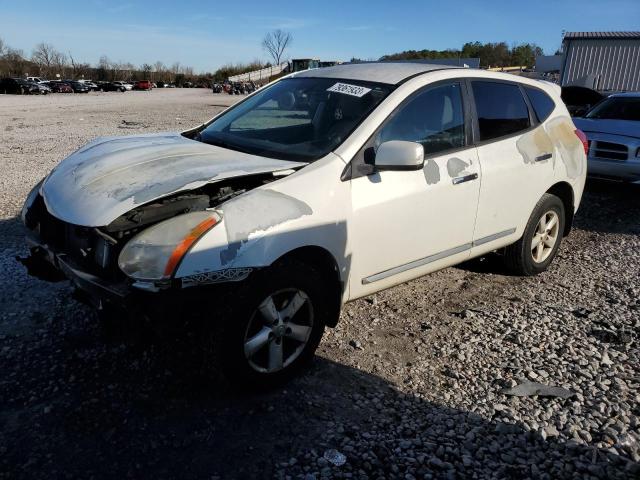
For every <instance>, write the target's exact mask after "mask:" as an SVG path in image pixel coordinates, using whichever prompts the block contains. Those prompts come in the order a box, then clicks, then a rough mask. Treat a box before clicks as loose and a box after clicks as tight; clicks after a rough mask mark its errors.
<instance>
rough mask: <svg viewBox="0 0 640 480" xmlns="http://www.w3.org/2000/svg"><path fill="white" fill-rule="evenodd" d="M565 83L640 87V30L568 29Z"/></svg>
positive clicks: (605, 87) (628, 88) (609, 87)
mask: <svg viewBox="0 0 640 480" xmlns="http://www.w3.org/2000/svg"><path fill="white" fill-rule="evenodd" d="M562 51H563V56H564V58H563V63H562V74H561V85H562V86H565V85H579V86H583V87H588V88H592V89H594V90H601V91H605V90H606V91H638V90H640V32H566V33H565V34H564V37H563V39H562Z"/></svg>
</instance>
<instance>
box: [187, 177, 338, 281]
mask: <svg viewBox="0 0 640 480" xmlns="http://www.w3.org/2000/svg"><path fill="white" fill-rule="evenodd" d="M219 210H220V212H221V215H222V221H221V222H220V223H219V224H218V225H216V226H215V227H214V228H213V229H211V230H210V231H209V232H207V233H206V234H205V235H204V236H203V237H202V238H200V240H198V242H197V243H196V244H195V245H194V246H193V247H192V249H191V250H190V251H189V253H188V254H187V255H186V256H185V258H184V259H183V260H182V262H181V264H180V266H179V268H178V271H177V272H176V278H183V277H189V276H192V275H199V274H203V273H209V272H216V271H221V270H227V269H238V268H261V267H266V266H269V265H271V264H272V263H273V262H274V261H275V260H277V259H278V258H280V257H281V256H282V255H284V254H286V253H287V252H290V251H292V250H295V249H297V248H300V247H305V246H318V247H322V248H325V249H327V250H328V251H329V252H330V253H332V254H333V255H334V256H338V255H340V254H342V255H344V249H345V245H344V244H345V241H346V240H345V239H346V223H345V222H344V221H338V222H330V223H322V222H321V221H320V222H318V221H317V220H318V219H317V218H316V217H315V216H314V212H313V209H312V208H311V206H310V205H308V204H307V203H305V202H304V201H302V200H299V199H297V198H293V197H291V196H289V195H286V194H284V193H281V192H278V191H275V190H269V189H256V190H253V191H251V192H249V193H247V194H244V195H241V196H239V197H236V198H235V199H233V200H231V201H229V202H227V203H225V204H223V205H222V206H221V207H220V209H219Z"/></svg>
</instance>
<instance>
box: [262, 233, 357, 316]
mask: <svg viewBox="0 0 640 480" xmlns="http://www.w3.org/2000/svg"><path fill="white" fill-rule="evenodd" d="M288 260H297V261H300V262H303V263H306V264H307V265H311V266H312V267H313V268H314V269H316V270H318V272H320V274H321V275H322V276H323V277H324V278H325V279H326V285H328V286H329V287H330V288H331V291H330V292H329V296H330V298H331V299H332V302H331V305H330V306H329V308H330V313H331V315H330V317H329V318H331V319H334V320H332V323H329V324H328V325H327V326H329V327H335V326H336V325H337V323H338V318H339V316H340V308H341V306H342V293H343V290H344V288H345V282H343V281H342V279H341V276H340V268H339V267H338V262H337V261H336V259H335V258H334V256H333V255H332V254H331V252H329V251H328V250H327V249H325V248H323V247H319V246H315V245H309V246H303V247H299V248H296V249H294V250H290V251H289V252H287V253H285V254H283V255H281V256H280V257H279V258H278V259H276V260H275V261H274V262H273V263H272V265H277V264H281V263H284V262H286V261H288Z"/></svg>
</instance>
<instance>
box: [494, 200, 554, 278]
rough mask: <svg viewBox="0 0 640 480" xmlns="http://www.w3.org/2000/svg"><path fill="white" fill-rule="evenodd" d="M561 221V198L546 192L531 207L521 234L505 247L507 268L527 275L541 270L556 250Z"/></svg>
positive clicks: (545, 266) (547, 265)
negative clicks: (531, 209) (518, 238)
mask: <svg viewBox="0 0 640 480" xmlns="http://www.w3.org/2000/svg"><path fill="white" fill-rule="evenodd" d="M564 225H565V210H564V204H563V203H562V200H560V198H558V197H556V196H555V195H552V194H550V193H545V194H544V195H543V196H542V198H540V200H539V201H538V203H537V204H536V207H535V208H534V209H533V213H532V214H531V217H529V221H528V222H527V226H526V228H525V230H524V234H523V235H522V238H520V240H518V241H517V242H516V243H514V244H513V245H509V246H508V247H507V248H506V249H505V254H504V260H505V264H506V266H507V268H508V269H509V270H510V271H511V272H513V273H515V274H517V275H526V276H531V275H537V274H539V273H542V272H544V271H545V270H546V269H547V268H548V267H549V265H550V264H551V262H552V261H553V259H554V257H555V256H556V254H557V253H558V249H559V248H560V243H561V241H562V235H563V232H564Z"/></svg>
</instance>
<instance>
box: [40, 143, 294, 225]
mask: <svg viewBox="0 0 640 480" xmlns="http://www.w3.org/2000/svg"><path fill="white" fill-rule="evenodd" d="M304 165H306V164H305V163H298V162H291V161H285V160H275V159H271V158H265V157H259V156H255V155H249V154H246V153H241V152H236V151H233V150H227V149H225V148H220V147H216V146H212V145H207V144H205V143H201V142H197V141H194V140H190V139H188V138H185V137H183V136H182V135H180V134H178V133H160V134H150V135H135V136H127V137H103V138H98V139H96V140H94V141H93V142H91V143H88V144H87V145H85V146H84V147H82V148H80V149H79V150H78V151H76V152H75V153H72V154H71V155H69V156H68V157H67V158H65V159H64V160H63V161H62V162H60V164H59V165H58V166H57V167H56V168H54V169H53V170H52V172H51V173H50V174H49V176H48V177H47V179H46V180H45V182H44V183H43V185H42V187H41V190H40V193H41V194H42V196H43V197H44V201H45V204H46V206H47V210H49V212H50V213H51V214H52V215H54V216H55V217H57V218H59V219H60V220H64V221H65V222H69V223H73V224H75V225H82V226H87V227H97V226H105V225H108V224H109V223H111V222H112V221H113V220H115V219H116V218H118V217H119V216H120V215H122V214H124V213H126V212H128V211H129V210H131V209H133V208H135V207H136V206H139V205H142V204H145V203H148V202H151V201H153V200H156V199H158V198H161V197H166V196H168V195H171V194H174V193H177V192H180V191H187V190H193V189H196V188H199V187H201V186H203V185H205V184H206V183H209V182H216V181H220V180H224V179H227V178H232V177H240V176H245V175H253V174H258V173H267V172H275V171H279V170H288V169H291V168H297V167H300V166H304Z"/></svg>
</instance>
